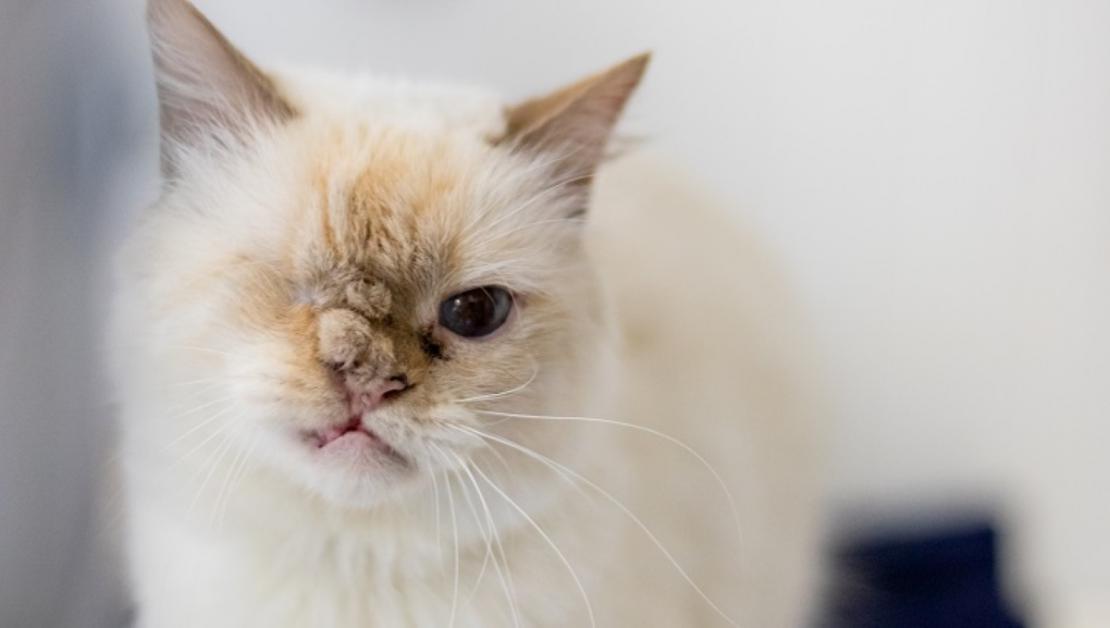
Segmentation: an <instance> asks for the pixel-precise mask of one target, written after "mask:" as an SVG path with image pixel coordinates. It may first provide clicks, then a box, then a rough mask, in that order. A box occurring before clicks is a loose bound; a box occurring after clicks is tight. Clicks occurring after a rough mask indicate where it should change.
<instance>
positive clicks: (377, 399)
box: [350, 377, 409, 414]
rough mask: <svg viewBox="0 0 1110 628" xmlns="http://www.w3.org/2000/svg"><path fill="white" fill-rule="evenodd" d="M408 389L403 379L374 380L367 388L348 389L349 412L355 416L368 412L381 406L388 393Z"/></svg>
mask: <svg viewBox="0 0 1110 628" xmlns="http://www.w3.org/2000/svg"><path fill="white" fill-rule="evenodd" d="M408 387H409V385H408V383H407V382H406V381H405V379H404V377H391V378H389V379H375V380H374V381H372V382H370V384H369V385H368V386H360V387H358V388H357V389H354V388H352V389H350V395H351V411H352V412H353V413H355V414H361V413H363V412H370V411H372V410H374V409H376V408H377V407H378V406H380V405H382V402H383V401H385V399H386V396H388V395H389V393H391V392H400V391H402V390H405V389H406V388H408Z"/></svg>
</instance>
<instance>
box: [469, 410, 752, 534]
mask: <svg viewBox="0 0 1110 628" xmlns="http://www.w3.org/2000/svg"><path fill="white" fill-rule="evenodd" d="M475 412H477V413H478V414H487V415H492V416H499V417H505V418H510V419H525V420H535V421H578V422H581V423H597V424H600V425H611V426H616V427H624V428H628V429H631V430H636V431H639V432H643V433H645V434H651V435H652V436H655V437H656V438H661V439H663V440H665V441H667V442H669V443H671V444H672V445H675V446H677V447H679V448H681V449H682V450H683V451H685V452H686V453H688V454H689V455H691V456H693V457H694V459H696V460H697V461H698V463H700V464H701V466H702V467H703V468H705V470H706V471H708V472H709V474H710V475H712V476H713V479H714V481H716V482H717V486H718V488H720V490H721V492H722V493H724V495H725V499H726V500H727V501H728V507H729V510H730V511H731V514H732V522H733V525H734V526H735V527H736V537H737V543H738V545H737V551H739V549H740V547H742V542H743V538H744V530H743V526H742V525H741V524H740V509H739V508H738V507H737V505H736V499H735V498H734V497H733V495H732V491H731V490H730V489H729V488H728V484H727V483H726V482H725V480H724V478H722V477H721V474H720V473H718V472H717V470H716V469H715V468H714V467H713V465H711V464H709V461H708V460H706V459H705V456H702V455H701V454H700V453H698V451H697V450H696V449H694V448H693V447H691V446H690V445H688V444H686V443H685V442H683V441H681V440H679V439H677V438H675V437H674V436H671V435H670V434H667V433H666V432H660V431H659V430H656V429H653V428H650V427H647V426H644V425H636V424H635V423H627V422H625V421H616V420H613V419H600V418H594V417H577V416H548V415H542V414H517V413H512V412H497V411H493V410H475Z"/></svg>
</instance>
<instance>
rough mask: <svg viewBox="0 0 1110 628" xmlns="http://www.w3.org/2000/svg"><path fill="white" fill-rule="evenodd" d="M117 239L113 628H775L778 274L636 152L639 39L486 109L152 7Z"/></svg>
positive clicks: (793, 470) (796, 496)
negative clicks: (152, 116)
mask: <svg viewBox="0 0 1110 628" xmlns="http://www.w3.org/2000/svg"><path fill="white" fill-rule="evenodd" d="M149 18H150V28H151V34H152V41H153V47H154V60H155V68H156V72H157V84H158V95H159V99H160V104H161V121H162V146H163V155H162V157H163V163H162V166H163V172H164V174H165V185H164V189H163V194H162V196H161V198H160V199H159V201H158V202H157V204H156V205H155V206H154V207H152V208H150V209H149V211H148V212H147V213H146V214H145V215H144V217H143V220H142V222H141V224H139V225H138V226H137V228H136V229H135V233H134V234H133V236H132V237H131V239H130V241H129V244H128V245H127V247H126V248H125V250H124V252H123V256H122V260H121V261H122V264H121V268H122V270H121V278H120V286H119V294H118V298H117V299H116V302H115V316H114V341H113V343H114V348H115V351H114V368H115V371H116V373H115V375H116V378H117V380H118V384H119V387H120V393H121V396H122V405H123V411H122V430H123V444H122V447H123V460H124V473H125V486H126V494H127V517H126V520H127V531H128V537H127V538H128V550H129V558H130V561H129V564H130V574H131V576H130V577H131V583H132V590H133V596H134V600H135V603H136V606H137V609H138V625H139V626H141V627H143V628H170V627H188V628H223V627H227V628H231V627H234V628H244V627H252V626H259V627H261V626H265V627H268V628H280V627H298V628H304V627H324V628H332V627H334V628H356V627H357V628H371V627H374V628H395V627H406V626H419V627H434V628H447V627H452V626H454V627H459V628H462V627H478V626H481V627H483V628H490V627H497V626H505V627H508V626H522V627H524V626H528V627H537V626H545V627H555V626H559V627H565V626H573V627H586V626H608V627H621V628H624V627H650V626H659V627H663V626H666V627H675V626H698V627H702V626H728V625H733V626H743V627H745V628H748V627H752V628H775V627H786V626H797V625H800V623H801V622H802V621H803V616H804V613H805V611H806V609H807V605H808V603H809V601H810V599H811V597H812V596H811V595H810V591H811V589H812V582H813V580H814V578H813V574H814V571H815V569H814V550H815V542H814V536H815V535H814V527H815V526H814V516H813V512H812V509H811V508H812V505H813V504H812V499H811V498H812V484H813V480H814V478H813V477H812V475H811V473H810V469H811V465H810V464H809V460H810V458H811V452H810V451H809V449H808V448H807V447H806V437H805V432H806V428H805V427H804V426H803V425H801V424H800V423H799V422H798V420H797V415H798V413H799V407H798V406H799V405H800V403H801V402H800V399H801V397H800V394H799V391H798V390H797V387H796V386H795V384H794V375H793V366H792V361H791V359H790V358H789V353H790V351H789V349H790V344H791V342H790V341H791V337H790V336H789V334H787V333H786V332H785V327H784V325H783V324H782V323H783V316H784V312H783V310H782V308H781V307H780V303H781V302H782V299H781V296H780V295H779V294H778V288H777V283H776V281H775V278H774V276H773V273H771V272H770V271H769V270H768V269H767V268H766V267H765V266H764V265H762V264H761V263H760V261H759V258H758V256H757V255H756V254H755V253H754V252H753V251H752V247H751V246H750V245H749V244H748V243H746V242H743V241H741V240H740V238H739V236H737V235H735V233H734V231H733V230H732V229H731V228H730V227H729V225H728V224H727V223H726V222H724V221H722V220H721V219H720V218H718V217H716V215H715V214H714V213H713V211H712V210H711V209H708V208H709V207H711V206H712V204H711V203H708V202H707V201H705V200H704V199H703V198H701V197H700V196H699V195H697V194H694V193H691V191H690V189H689V188H688V187H687V186H686V184H685V183H684V182H683V181H682V179H681V178H679V177H677V176H676V175H674V174H673V173H672V171H671V170H670V169H667V168H663V167H658V166H653V165H652V164H653V163H654V162H650V161H648V160H646V159H644V158H626V159H623V160H617V161H616V162H614V163H611V164H607V165H605V166H604V167H603V168H602V169H601V171H600V172H597V173H596V174H597V176H596V177H595V176H594V175H595V171H596V169H597V166H598V165H599V162H600V161H601V160H602V157H603V153H604V151H605V146H606V143H607V138H608V136H609V134H610V131H611V129H612V127H613V125H614V123H615V122H616V120H617V118H618V115H619V114H620V112H621V109H622V108H623V106H624V104H625V102H626V100H627V99H628V97H629V96H630V94H631V93H632V91H633V90H634V88H635V86H636V84H637V83H638V82H639V80H640V77H641V74H642V73H643V71H644V68H645V66H646V64H647V57H646V56H641V57H636V58H634V59H631V60H629V61H626V62H624V63H622V64H620V65H617V66H615V67H613V68H612V69H610V70H607V71H605V72H602V73H600V74H597V75H594V76H591V77H589V78H586V79H584V80H582V81H579V82H577V83H575V84H573V85H571V86H570V87H567V88H564V89H562V90H559V91H557V92H554V93H553V94H551V95H548V96H545V97H542V98H537V99H534V100H530V101H528V102H526V103H523V104H519V105H515V106H506V105H504V104H503V103H501V102H499V101H498V100H497V99H496V98H493V97H491V96H487V95H485V94H482V93H477V92H469V91H460V90H457V89H447V88H420V87H413V86H409V85H401V84H394V83H386V82H380V81H371V80H364V79H357V80H353V79H329V78H324V77H317V76H307V77H304V76H296V77H294V76H286V75H284V74H283V75H274V74H269V73H264V72H263V71H261V70H259V69H258V68H257V67H256V66H255V65H254V64H252V63H251V62H250V61H248V60H247V58H246V57H244V56H243V55H242V54H241V53H239V52H237V51H236V50H235V48H233V47H232V46H231V44H229V43H228V42H227V41H226V40H225V39H224V38H223V37H222V36H221V35H220V34H219V33H218V32H217V31H216V30H215V29H214V28H213V27H212V25H211V24H210V23H209V22H208V21H207V20H205V19H204V17H202V16H201V15H200V14H199V13H198V12H197V11H196V10H195V9H194V8H193V7H192V6H190V5H189V4H188V3H187V2H185V1H184V0H153V1H152V3H151V6H150V9H149Z"/></svg>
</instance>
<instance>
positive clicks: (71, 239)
mask: <svg viewBox="0 0 1110 628" xmlns="http://www.w3.org/2000/svg"><path fill="white" fill-rule="evenodd" d="M112 4H113V3H109V2H104V1H99V0H91V1H90V0H3V3H0V626H4V627H5V628H44V627H52V626H73V627H78V626H81V627H90V628H97V627H100V626H105V627H107V626H121V625H123V622H124V619H125V614H124V611H125V609H124V607H123V604H122V596H121V595H120V593H119V579H118V578H117V577H116V574H118V569H116V567H115V565H114V564H112V561H111V558H110V554H109V553H108V552H107V551H105V548H107V547H110V539H109V538H108V532H107V531H106V530H105V527H104V526H100V525H97V522H98V521H101V520H106V521H108V522H109V523H114V522H111V521H110V519H111V515H107V514H106V513H105V512H104V510H105V509H106V506H107V504H108V502H109V501H110V499H111V498H110V497H106V495H110V494H111V493H112V492H113V489H112V488H111V487H109V486H107V477H106V473H105V469H106V468H107V466H108V462H109V454H108V453H107V452H108V448H109V443H110V441H111V421H110V415H111V410H110V400H109V395H108V393H107V386H106V381H105V377H104V373H103V371H104V369H103V367H102V363H103V358H102V355H101V351H100V345H101V343H102V340H101V336H102V333H101V331H102V327H103V318H104V312H105V305H106V302H105V298H104V297H105V295H106V293H107V291H108V289H109V288H108V282H107V272H106V266H107V265H106V264H105V263H104V260H105V256H106V251H107V249H108V248H110V245H109V244H108V243H109V241H112V240H113V239H114V238H112V237H111V236H110V235H109V234H111V233H113V231H114V230H115V227H116V226H117V225H118V224H119V223H120V220H121V219H122V218H121V212H120V211H119V210H118V209H117V208H118V207H119V205H118V204H117V203H115V202H114V201H116V200H119V189H120V187H119V186H118V185H117V180H118V177H119V176H121V165H122V164H123V163H124V160H125V159H128V158H130V157H131V156H133V155H135V154H136V153H137V152H140V146H139V145H140V144H142V143H147V142H150V141H151V139H150V137H149V134H148V133H147V131H148V130H149V129H146V128H144V125H145V126H147V127H149V122H148V121H146V120H145V118H146V117H147V114H146V112H145V111H144V112H141V114H140V115H136V114H137V112H136V111H135V103H136V102H137V101H138V102H142V101H141V99H137V98H136V93H135V89H134V88H133V86H132V85H130V84H128V81H133V80H134V78H135V77H134V74H133V73H132V72H129V71H125V70H124V66H123V64H122V63H121V58H122V57H123V55H125V54H126V53H127V51H126V50H125V48H124V47H123V46H121V45H120V44H121V42H119V41H118V40H114V39H113V38H112V37H111V36H110V34H111V33H114V32H118V31H119V30H120V27H121V24H120V23H119V20H120V18H121V12H120V11H118V10H117V9H116V8H115V7H112V8H111V9H109V7H110V6H111V5H112ZM113 22H115V23H113ZM136 41H138V39H137V40H136ZM136 193H138V192H136Z"/></svg>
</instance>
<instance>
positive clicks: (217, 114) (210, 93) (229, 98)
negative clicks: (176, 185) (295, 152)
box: [147, 0, 296, 175]
mask: <svg viewBox="0 0 1110 628" xmlns="http://www.w3.org/2000/svg"><path fill="white" fill-rule="evenodd" d="M147 22H148V27H149V30H150V41H151V49H152V52H153V56H154V70H155V77H156V80H157V87H158V101H159V107H160V114H161V126H162V169H163V172H164V173H165V174H167V175H169V174H172V173H173V171H174V151H175V149H176V148H177V147H179V146H192V145H196V144H198V143H199V142H202V141H204V140H206V139H209V138H212V137H225V136H226V134H228V133H230V134H231V136H232V137H236V138H239V139H243V138H245V137H246V136H247V135H248V134H249V133H250V131H251V130H252V129H253V128H255V127H256V126H258V125H260V124H272V123H279V122H283V121H286V120H289V119H291V118H293V117H294V116H295V115H296V110H295V109H294V108H293V106H292V105H290V104H289V103H288V102H286V100H285V99H284V98H283V97H282V96H281V94H280V93H279V92H278V89H277V87H276V85H275V84H274V82H273V80H272V79H271V78H270V77H268V76H267V75H266V74H265V73H263V72H262V71H261V70H260V69H258V67H256V66H255V65H254V64H253V63H251V61H250V60H249V59H247V57H245V56H244V55H243V54H242V53H241V52H239V51H238V50H237V49H236V48H235V46H233V45H232V44H231V42H229V41H228V40H227V39H226V38H225V37H224V36H223V35H222V34H221V33H220V32H219V31H218V30H217V29H216V27H215V26H213V25H212V23H211V22H209V21H208V19H207V18H205V17H204V15H202V14H201V13H200V11H198V10H197V9H196V8H195V7H194V6H193V5H192V4H190V3H189V2H187V1H186V0H150V2H149V4H148V5H147Z"/></svg>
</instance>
